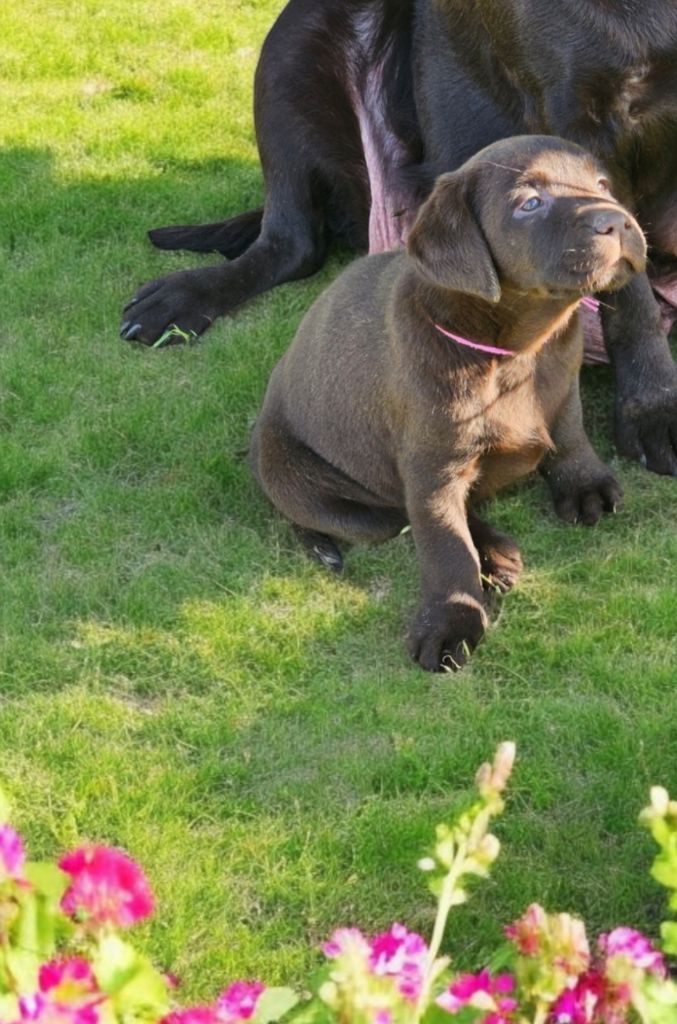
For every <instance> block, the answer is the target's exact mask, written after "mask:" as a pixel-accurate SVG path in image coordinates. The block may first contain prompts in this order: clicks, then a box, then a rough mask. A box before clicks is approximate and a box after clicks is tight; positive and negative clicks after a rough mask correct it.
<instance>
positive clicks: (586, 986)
mask: <svg viewBox="0 0 677 1024" xmlns="http://www.w3.org/2000/svg"><path fill="white" fill-rule="evenodd" d="M605 994H606V984H605V981H604V978H603V977H602V975H601V974H599V973H597V972H596V971H589V972H588V973H587V974H582V975H581V976H580V978H579V979H578V981H577V983H576V985H575V986H574V988H568V989H565V991H564V992H562V993H561V995H560V996H558V998H557V999H556V1001H555V1002H554V1003H553V1006H552V1010H551V1011H550V1016H549V1017H548V1024H592V1022H593V1021H596V1020H600V1019H602V1018H600V1017H599V1016H598V1015H597V1010H598V1009H599V1007H600V1006H601V1005H602V1003H603V1001H604V998H605Z"/></svg>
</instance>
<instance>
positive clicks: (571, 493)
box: [550, 462, 623, 526]
mask: <svg viewBox="0 0 677 1024" xmlns="http://www.w3.org/2000/svg"><path fill="white" fill-rule="evenodd" d="M550 487H551V490H552V499H553V502H554V505H555V512H556V513H557V515H558V516H559V518H560V519H563V520H564V522H565V523H583V525H584V526H594V525H595V523H596V522H598V520H599V519H600V518H601V516H602V514H603V513H604V512H615V511H616V510H617V509H618V508H619V507H620V505H621V503H622V501H623V488H622V487H621V485H620V484H619V482H618V480H617V479H616V477H615V476H614V475H613V473H612V472H611V470H609V469H608V468H607V467H606V466H605V465H604V463H603V462H600V463H599V465H598V466H596V467H594V471H591V469H586V467H582V468H578V467H575V468H574V469H573V470H572V471H571V472H568V473H566V472H565V473H558V474H557V476H556V477H555V478H554V479H553V478H551V479H550Z"/></svg>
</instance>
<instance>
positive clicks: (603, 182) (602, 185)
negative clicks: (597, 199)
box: [597, 178, 611, 192]
mask: <svg viewBox="0 0 677 1024" xmlns="http://www.w3.org/2000/svg"><path fill="white" fill-rule="evenodd" d="M597 188H598V189H601V191H602V192H608V191H609V189H610V188H611V186H610V184H609V182H608V180H607V179H606V178H600V179H599V181H598V182H597Z"/></svg>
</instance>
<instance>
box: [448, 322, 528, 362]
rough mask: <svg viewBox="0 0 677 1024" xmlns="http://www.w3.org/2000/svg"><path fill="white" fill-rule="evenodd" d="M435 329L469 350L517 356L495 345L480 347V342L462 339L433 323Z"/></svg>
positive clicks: (510, 350)
mask: <svg viewBox="0 0 677 1024" xmlns="http://www.w3.org/2000/svg"><path fill="white" fill-rule="evenodd" d="M433 327H434V328H435V330H437V331H439V332H440V334H443V335H444V337H445V338H451V340H452V341H455V342H456V344H457V345H466V346H467V347H468V348H476V349H478V350H479V351H480V352H489V353H490V354H491V355H492V356H515V355H517V353H516V352H513V351H512V349H510V348H495V347H494V346H493V345H480V343H479V342H478V341H471V340H470V338H462V337H461V335H460V334H452V332H451V331H445V329H444V327H440V325H439V324H436V323H435V322H434V321H433Z"/></svg>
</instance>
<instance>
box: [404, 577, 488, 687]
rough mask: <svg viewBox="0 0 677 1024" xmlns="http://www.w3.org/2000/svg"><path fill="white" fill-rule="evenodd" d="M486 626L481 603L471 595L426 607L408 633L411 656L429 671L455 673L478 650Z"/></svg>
mask: <svg viewBox="0 0 677 1024" xmlns="http://www.w3.org/2000/svg"><path fill="white" fill-rule="evenodd" d="M486 624H487V616H486V612H485V611H484V608H483V606H482V604H481V603H480V602H479V601H478V600H477V599H476V598H474V597H472V596H471V595H469V594H455V595H452V596H451V597H450V598H449V599H448V600H446V601H439V602H434V603H431V604H425V605H423V607H422V608H421V609H420V611H419V613H418V615H417V616H416V619H415V620H414V623H413V625H412V627H411V630H410V632H409V638H408V643H407V646H408V648H409V653H410V654H411V656H412V658H413V659H414V661H416V662H418V664H419V665H420V666H421V668H423V669H425V670H426V671H427V672H444V671H456V670H457V669H459V668H462V667H463V665H464V664H465V662H466V661H467V660H468V657H469V656H470V654H471V652H472V651H473V650H474V649H475V647H477V644H478V643H479V642H480V640H481V639H482V637H483V635H484V630H485V628H486Z"/></svg>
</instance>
